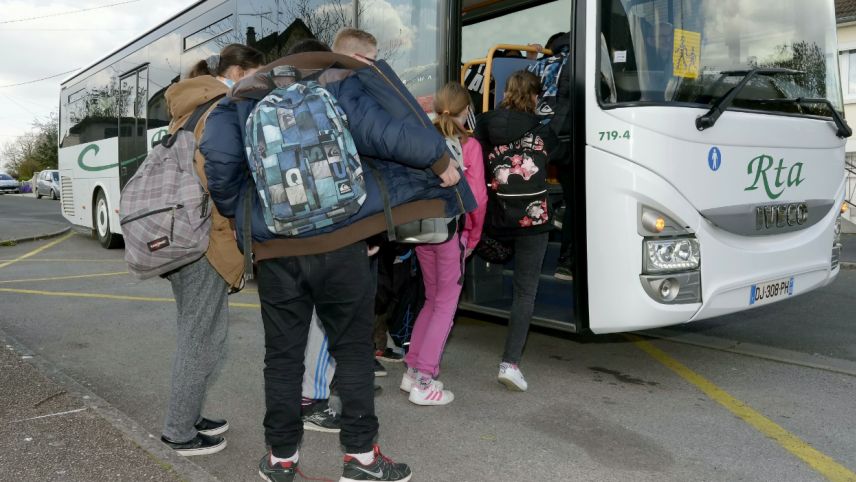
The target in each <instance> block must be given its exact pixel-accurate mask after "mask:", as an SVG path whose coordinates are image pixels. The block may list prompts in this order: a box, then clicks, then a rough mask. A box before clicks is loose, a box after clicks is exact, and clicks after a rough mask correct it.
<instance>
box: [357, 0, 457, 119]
mask: <svg viewBox="0 0 856 482" xmlns="http://www.w3.org/2000/svg"><path fill="white" fill-rule="evenodd" d="M359 5H360V6H359V8H360V22H359V26H360V28H361V29H363V30H366V31H368V32H371V33H372V34H373V35H374V36H375V37H377V40H378V51H379V52H378V56H379V57H380V58H382V59H385V60H386V61H387V62H388V63H389V64H390V65H391V66H392V68H393V69H395V71H396V73H398V75H399V76H400V77H401V80H403V81H404V83H405V85H407V88H408V89H410V91H411V92H412V93H413V95H415V96H416V97H420V102H421V103H422V104H423V107H425V106H426V105H428V106H430V100H429V98H430V97H431V96H432V95H433V94H434V92H436V91H437V89H439V87H440V85H441V83H442V80H443V71H442V69H443V67H444V65H443V64H441V63H440V59H443V58H445V55H446V53H445V51H444V47H443V46H444V38H445V35H446V32H444V31H443V26H444V25H445V24H446V21H445V16H446V8H447V7H446V2H445V1H435V2H424V1H421V0H362V1H360V2H359Z"/></svg>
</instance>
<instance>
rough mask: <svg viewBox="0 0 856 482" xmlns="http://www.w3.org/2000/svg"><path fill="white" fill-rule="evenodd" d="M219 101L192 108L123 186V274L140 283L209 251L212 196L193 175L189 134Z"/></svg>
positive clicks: (192, 141)
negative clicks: (191, 112)
mask: <svg viewBox="0 0 856 482" xmlns="http://www.w3.org/2000/svg"><path fill="white" fill-rule="evenodd" d="M221 97H222V96H221ZM219 99H220V98H219V97H218V98H215V99H212V100H211V101H209V102H207V103H205V104H203V105H201V106H199V107H197V108H196V110H195V111H194V112H193V114H192V115H191V116H190V118H189V119H188V120H187V122H185V124H184V125H183V126H182V127H181V128H180V129H179V130H178V131H177V132H176V133H175V134H173V135H170V136H167V137H165V138H164V139H163V141H162V142H161V143H159V144H157V145H156V146H155V147H154V148H153V149H152V150H151V151H150V152H149V154H148V155H147V156H146V160H145V161H143V164H142V165H141V166H140V168H139V169H138V170H137V172H136V174H134V176H133V177H131V179H130V180H129V181H128V183H127V184H125V187H124V188H122V195H121V200H120V216H121V219H120V224H121V226H122V235H123V237H124V238H125V261H126V262H127V263H128V271H129V272H130V273H131V274H133V275H134V276H136V277H137V278H139V279H148V278H152V277H154V276H159V275H164V274H166V273H169V272H171V271H174V270H176V269H178V268H181V267H182V266H185V265H187V264H190V263H192V262H194V261H196V260H198V259H199V258H201V257H202V256H203V255H204V254H205V252H206V251H207V250H208V240H209V235H210V232H211V198H210V196H209V195H208V193H207V192H206V190H205V188H204V187H203V186H202V183H201V182H200V180H199V176H198V175H197V174H196V166H195V160H194V155H195V154H196V137H195V136H194V134H193V131H194V130H196V124H197V123H198V122H199V119H200V118H201V117H202V116H203V115H204V114H205V112H206V111H207V110H208V108H209V107H211V105H212V104H213V103H214V102H216V101H218V100H219Z"/></svg>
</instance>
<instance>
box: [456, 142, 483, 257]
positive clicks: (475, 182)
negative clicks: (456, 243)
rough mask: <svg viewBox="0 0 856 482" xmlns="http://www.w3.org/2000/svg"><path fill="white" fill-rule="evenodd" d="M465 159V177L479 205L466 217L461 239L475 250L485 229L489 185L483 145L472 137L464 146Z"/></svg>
mask: <svg viewBox="0 0 856 482" xmlns="http://www.w3.org/2000/svg"><path fill="white" fill-rule="evenodd" d="M462 149H463V157H464V177H465V178H466V180H467V183H468V184H469V186H470V190H471V191H472V192H473V197H474V198H475V200H476V202H477V203H478V207H477V208H476V209H475V211H472V212H469V213H467V215H466V222H465V224H464V232H463V233H462V234H461V238H462V239H463V240H466V241H465V242H466V246H467V249H475V247H476V245H478V244H479V241H480V240H481V235H482V228H483V227H484V216H485V212H487V184H485V177H484V158H483V157H482V148H481V144H479V142H478V141H477V140H475V139H473V138H472V137H470V138H469V139H467V141H466V143H465V144H464V145H463V146H462Z"/></svg>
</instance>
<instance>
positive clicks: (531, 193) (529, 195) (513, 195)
mask: <svg viewBox="0 0 856 482" xmlns="http://www.w3.org/2000/svg"><path fill="white" fill-rule="evenodd" d="M546 193H547V190H546V189H544V190H543V191H538V192H530V193H525V194H503V193H499V192H498V193H496V195H497V196H499V197H532V196H538V195H541V194H546Z"/></svg>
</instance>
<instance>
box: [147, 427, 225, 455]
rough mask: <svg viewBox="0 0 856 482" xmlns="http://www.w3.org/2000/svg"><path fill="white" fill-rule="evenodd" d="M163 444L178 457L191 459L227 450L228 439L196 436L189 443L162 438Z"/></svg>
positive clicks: (203, 435)
mask: <svg viewBox="0 0 856 482" xmlns="http://www.w3.org/2000/svg"><path fill="white" fill-rule="evenodd" d="M161 442H163V443H165V444H166V445H167V446H168V447H169V448H171V449H173V450H175V451H176V452H177V453H178V455H183V456H185V457H190V456H193V455H209V454H216V453H217V452H219V451H221V450H223V449H224V448H226V439H224V438H223V437H218V436H213V437H209V436H208V435H205V434H201V433H199V434H196V437H193V438H192V439H190V440H189V441H187V442H183V443H182V442H173V441H172V440H170V439H168V438H166V437H163V436H161Z"/></svg>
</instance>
